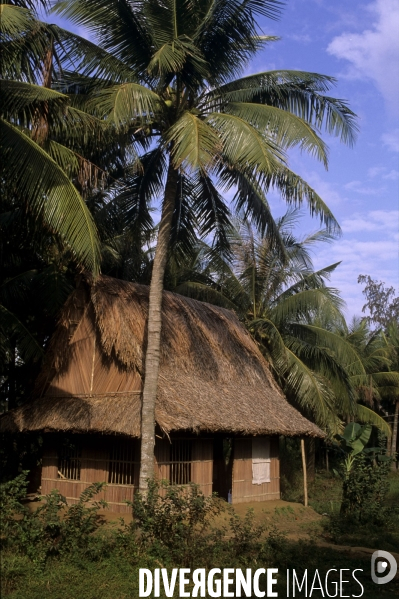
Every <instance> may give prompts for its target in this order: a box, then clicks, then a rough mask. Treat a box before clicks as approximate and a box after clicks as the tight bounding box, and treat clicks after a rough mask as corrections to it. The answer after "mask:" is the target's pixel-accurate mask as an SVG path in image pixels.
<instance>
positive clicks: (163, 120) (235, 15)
mask: <svg viewBox="0 0 399 599" xmlns="http://www.w3.org/2000/svg"><path fill="white" fill-rule="evenodd" d="M280 6H281V5H280V3H279V2H277V0H195V1H194V2H186V1H185V0H184V1H182V0H161V1H159V0H143V1H141V2H129V1H128V0H62V1H60V2H56V3H55V7H54V10H55V11H56V12H57V13H58V14H60V15H62V16H64V17H68V18H70V19H71V20H72V21H73V22H74V23H77V24H79V25H82V26H84V27H86V28H87V29H88V30H89V31H90V32H91V33H92V34H94V35H95V36H96V39H97V41H98V44H99V47H100V48H101V50H102V51H104V52H106V53H107V55H108V56H109V57H110V60H111V59H114V60H118V61H119V63H120V68H119V69H118V71H116V72H115V75H114V76H113V78H112V79H110V78H107V76H106V74H104V72H102V71H101V67H100V66H98V67H97V68H98V72H97V71H95V70H93V64H94V63H93V61H92V62H90V61H89V62H90V64H89V63H88V62H87V64H84V62H83V64H82V65H78V71H79V76H80V79H79V77H78V76H77V75H76V74H75V73H68V72H64V80H65V81H69V82H70V84H73V83H74V82H76V84H77V83H78V82H79V80H80V81H82V80H83V81H87V77H91V79H92V80H93V76H94V79H96V80H97V83H98V86H97V89H95V88H92V89H93V92H92V97H93V100H92V105H91V106H92V110H93V114H95V115H96V116H98V117H99V118H103V119H104V120H105V121H106V122H107V124H108V125H109V126H113V127H114V130H115V133H116V134H121V135H122V134H123V133H126V132H127V131H129V130H130V131H133V132H134V134H135V135H136V138H137V140H139V139H140V138H145V139H147V140H150V143H151V145H150V146H149V148H148V152H149V154H150V156H149V157H148V155H147V158H148V160H149V164H150V165H151V166H149V167H148V168H150V169H152V170H155V171H157V173H158V176H159V180H161V181H162V194H161V195H162V210H161V218H160V223H159V228H158V237H157V244H156V252H155V257H154V263H153V269H152V278H151V285H150V300H149V318H148V343H147V351H146V358H145V371H144V386H143V398H142V434H141V471H140V488H141V489H143V490H144V489H145V488H146V485H147V479H148V478H149V477H151V476H152V473H153V448H154V438H155V430H154V429H155V420H154V412H155V399H156V393H157V382H158V369H159V355H160V351H159V346H160V334H161V324H162V323H161V302H162V289H163V280H164V273H165V267H166V263H167V257H168V249H169V241H170V235H171V229H172V225H173V219H174V218H175V221H176V222H177V223H178V222H179V214H180V213H181V212H183V211H186V212H189V211H190V210H191V211H192V212H194V213H196V215H197V222H199V232H200V235H207V234H210V233H213V235H214V244H215V246H216V247H221V246H223V244H225V243H226V233H225V229H226V226H227V225H228V223H229V210H228V207H227V203H226V201H225V199H224V198H223V197H222V195H221V191H227V190H229V189H233V190H234V191H235V195H234V200H233V204H235V205H236V206H237V207H238V208H243V209H244V210H245V211H246V213H247V216H249V217H251V218H252V219H253V220H254V221H255V222H256V223H257V225H258V226H259V227H260V228H261V229H264V228H265V226H266V224H267V223H271V222H272V218H271V215H270V211H269V207H268V203H267V199H266V195H265V194H266V192H267V191H268V190H269V189H270V188H272V187H276V188H278V189H279V190H280V192H281V194H282V196H283V198H284V199H285V200H286V201H287V202H289V203H293V204H301V203H302V202H307V203H308V205H309V208H310V211H311V212H312V213H313V214H316V215H318V216H319V217H320V219H321V220H322V221H323V222H325V223H326V224H327V226H329V227H330V228H334V227H335V228H338V225H337V223H336V221H335V219H334V217H333V215H332V214H331V212H330V211H329V209H328V208H327V206H326V205H325V204H324V203H323V201H322V200H321V198H320V197H319V196H318V195H317V194H316V192H315V191H314V190H313V189H312V188H311V187H310V186H309V185H307V184H306V182H305V181H303V180H302V179H301V178H300V177H299V176H298V175H297V174H295V173H293V172H292V171H291V170H290V169H289V167H288V163H287V158H286V151H287V150H288V149H289V148H291V147H293V146H298V147H300V148H301V149H302V150H304V151H307V152H309V153H310V154H312V155H314V156H315V157H316V158H318V159H320V160H321V161H322V162H323V163H324V164H327V148H326V145H325V143H324V142H323V141H322V139H321V137H320V135H319V130H320V129H321V128H323V127H325V128H326V130H327V131H328V132H329V133H332V134H335V135H338V136H339V137H340V139H341V140H342V141H343V142H347V143H352V141H353V134H354V114H353V113H352V112H351V111H350V110H349V108H348V106H347V105H346V103H345V102H343V101H341V100H337V99H334V98H331V97H330V96H328V95H327V94H326V92H327V91H328V89H329V88H330V87H331V85H332V84H333V82H334V80H333V79H332V78H330V77H326V76H323V75H318V74H314V73H305V72H298V71H296V72H293V71H273V72H264V73H259V74H257V75H251V76H247V77H242V74H243V71H244V69H245V66H246V65H247V64H248V61H249V60H250V59H251V58H252V57H254V56H255V54H256V53H257V52H259V51H260V50H261V49H263V48H264V47H265V45H266V44H268V43H270V42H272V41H274V40H275V38H271V37H267V36H263V35H261V34H260V31H259V28H258V26H257V21H258V19H259V18H260V17H262V16H264V17H270V18H277V17H278V16H279V13H280ZM97 64H98V65H101V64H105V65H108V62H107V61H106V60H105V59H104V60H103V61H99V62H98V63H97ZM133 152H134V150H132V155H133ZM137 165H138V168H140V155H139V154H137ZM155 188H157V189H156V191H158V187H157V186H155ZM140 193H142V194H145V195H146V197H147V198H148V199H149V198H151V197H153V196H154V193H155V189H154V186H151V185H149V187H142V188H141V190H140ZM276 242H278V239H276Z"/></svg>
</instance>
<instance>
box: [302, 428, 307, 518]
mask: <svg viewBox="0 0 399 599" xmlns="http://www.w3.org/2000/svg"><path fill="white" fill-rule="evenodd" d="M301 453H302V469H303V496H304V506H305V507H308V481H307V476H306V455H305V439H304V438H303V437H302V438H301Z"/></svg>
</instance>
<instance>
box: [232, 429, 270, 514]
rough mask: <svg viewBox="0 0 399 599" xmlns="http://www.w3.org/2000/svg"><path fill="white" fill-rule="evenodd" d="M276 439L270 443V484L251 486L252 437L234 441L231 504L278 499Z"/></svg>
mask: <svg viewBox="0 0 399 599" xmlns="http://www.w3.org/2000/svg"><path fill="white" fill-rule="evenodd" d="M278 451H279V449H278V437H276V436H273V437H271V441H270V482H269V483H262V484H261V485H253V484H252V437H241V438H236V439H235V440H234V463H233V492H232V502H233V503H246V502H253V501H268V500H272V499H280V461H279V456H278Z"/></svg>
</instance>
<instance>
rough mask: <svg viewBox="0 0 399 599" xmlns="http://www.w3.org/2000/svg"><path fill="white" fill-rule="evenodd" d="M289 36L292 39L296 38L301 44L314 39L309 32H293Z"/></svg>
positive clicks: (295, 40)
mask: <svg viewBox="0 0 399 599" xmlns="http://www.w3.org/2000/svg"><path fill="white" fill-rule="evenodd" d="M287 37H288V38H289V39H291V40H294V42H300V43H301V44H309V43H310V42H311V41H312V38H311V37H310V35H308V34H305V35H298V34H295V33H293V34H291V35H288V36H287Z"/></svg>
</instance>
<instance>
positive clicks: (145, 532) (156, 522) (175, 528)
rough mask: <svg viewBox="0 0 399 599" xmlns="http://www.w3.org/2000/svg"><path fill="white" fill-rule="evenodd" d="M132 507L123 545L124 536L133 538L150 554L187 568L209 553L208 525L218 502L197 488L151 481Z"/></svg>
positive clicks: (219, 505)
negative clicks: (130, 521) (131, 518)
mask: <svg viewBox="0 0 399 599" xmlns="http://www.w3.org/2000/svg"><path fill="white" fill-rule="evenodd" d="M132 507H133V513H134V520H133V522H132V523H131V524H130V525H128V526H127V527H126V528H125V532H124V535H125V542H126V535H127V537H129V536H130V535H133V538H135V539H136V538H137V542H138V543H139V545H140V546H141V548H142V550H144V551H147V552H148V553H149V555H153V556H156V557H158V558H159V559H161V560H162V561H163V562H166V563H169V562H172V563H181V564H182V565H185V566H187V567H192V564H193V560H194V561H195V559H198V558H199V556H200V555H201V554H202V553H204V554H206V553H207V551H209V545H210V540H209V534H210V533H209V526H210V522H211V521H212V520H213V519H214V518H215V516H217V515H219V514H220V512H221V504H220V501H219V500H218V499H217V498H216V497H215V496H211V497H205V496H204V495H203V493H202V492H201V491H200V490H199V487H198V486H197V485H194V484H190V485H189V486H188V487H186V488H184V487H179V486H173V485H170V484H169V483H168V482H167V481H156V480H154V479H152V480H150V481H149V486H148V492H147V493H146V495H145V496H143V495H141V494H140V493H136V495H135V498H134V502H133V504H132ZM208 558H209V556H208ZM202 559H203V557H202Z"/></svg>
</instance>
